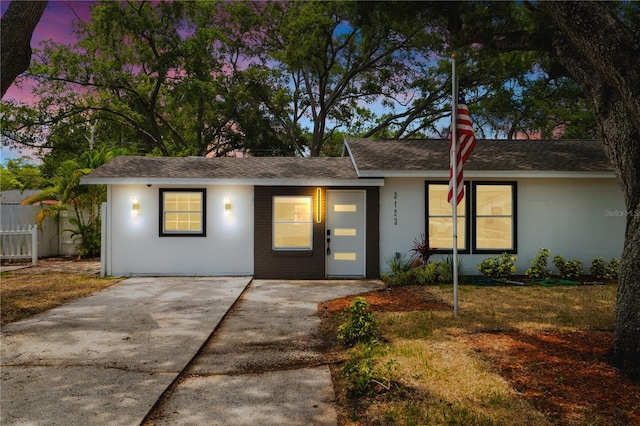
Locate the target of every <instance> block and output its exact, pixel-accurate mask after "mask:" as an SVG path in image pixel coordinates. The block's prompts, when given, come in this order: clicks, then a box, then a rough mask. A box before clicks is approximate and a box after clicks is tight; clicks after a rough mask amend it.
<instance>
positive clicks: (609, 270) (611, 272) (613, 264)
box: [604, 258, 620, 280]
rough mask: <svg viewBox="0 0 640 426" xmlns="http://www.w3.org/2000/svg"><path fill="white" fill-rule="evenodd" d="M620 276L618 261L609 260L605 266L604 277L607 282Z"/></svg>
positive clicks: (614, 259)
mask: <svg viewBox="0 0 640 426" xmlns="http://www.w3.org/2000/svg"><path fill="white" fill-rule="evenodd" d="M618 275H620V261H619V260H618V259H616V258H611V260H610V261H609V263H608V264H607V267H606V271H605V275H604V277H605V278H606V279H608V280H617V279H618Z"/></svg>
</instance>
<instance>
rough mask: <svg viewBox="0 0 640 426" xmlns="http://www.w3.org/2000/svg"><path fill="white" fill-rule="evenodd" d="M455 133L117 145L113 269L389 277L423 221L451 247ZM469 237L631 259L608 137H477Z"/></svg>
mask: <svg viewBox="0 0 640 426" xmlns="http://www.w3.org/2000/svg"><path fill="white" fill-rule="evenodd" d="M448 167H449V159H448V141H446V140H378V139H356V138H353V139H347V140H346V141H345V145H344V155H343V157H341V158H289V157H287V158H273V157H253V158H201V157H197V158H193V157H191V158H164V157H118V158H116V159H114V160H112V161H111V162H109V163H108V164H105V165H104V166H102V167H99V168H97V169H96V170H94V171H93V172H91V173H90V174H89V175H87V176H85V177H84V178H83V179H82V183H86V184H106V185H107V194H108V195H107V203H106V206H105V208H104V209H103V217H104V219H103V236H102V238H103V256H102V269H103V274H105V275H112V276H131V275H253V276H255V277H258V278H291V279H296V278H299V279H314V278H315V279H318V278H327V277H328V278H332V277H336V278H337V277H368V278H371V277H377V276H379V274H380V273H381V272H384V271H387V270H388V265H387V259H388V258H390V257H393V256H395V255H396V253H400V254H408V253H409V252H410V250H411V248H412V245H413V241H414V240H415V239H416V238H419V237H420V235H421V234H424V235H426V236H427V237H428V239H429V242H430V246H431V247H434V248H437V249H438V252H440V253H442V254H446V253H450V252H451V248H452V238H451V223H452V211H451V205H450V204H448V203H447V202H446V193H447V180H448V176H449V171H448ZM464 177H465V192H466V195H465V199H464V200H463V202H462V203H461V204H460V205H459V206H458V221H459V226H458V244H459V253H460V254H461V257H462V262H463V265H465V267H466V270H465V273H467V274H477V273H478V271H477V269H476V265H477V264H478V263H479V262H480V261H482V260H483V259H485V258H486V257H488V256H495V255H496V254H500V253H503V252H509V253H515V254H516V255H517V256H518V262H517V267H518V273H524V270H525V269H526V268H527V267H528V266H529V262H530V261H531V260H532V259H533V258H534V257H535V255H536V253H537V252H538V249H539V248H540V247H544V248H547V249H550V250H551V252H552V255H555V254H562V255H563V256H564V257H565V258H567V259H574V258H577V259H580V260H582V262H583V263H584V264H585V265H589V264H590V263H591V260H592V259H593V258H594V257H597V256H604V257H605V258H611V257H616V258H620V255H621V252H622V246H623V242H624V230H625V225H626V218H625V215H624V212H625V207H624V200H623V196H622V192H621V190H620V189H619V186H618V183H617V181H616V178H615V174H614V172H613V168H612V166H611V164H610V162H609V161H608V159H607V157H606V156H605V154H604V152H603V150H602V148H601V147H600V144H599V142H598V141H584V140H552V141H539V140H535V141H506V140H499V141H498V140H478V142H477V146H476V148H475V150H474V152H473V153H472V155H471V157H470V158H469V160H468V161H467V163H466V164H465V168H464Z"/></svg>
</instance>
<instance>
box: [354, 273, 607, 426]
mask: <svg viewBox="0 0 640 426" xmlns="http://www.w3.org/2000/svg"><path fill="white" fill-rule="evenodd" d="M616 289H617V286H615V285H607V286H580V287H552V288H549V287H541V286H531V287H476V286H460V288H459V315H458V317H457V318H454V317H453V313H452V312H448V311H414V312H386V313H376V315H375V319H376V321H377V322H378V326H379V329H380V331H381V333H382V335H383V339H384V340H385V342H386V345H387V347H388V349H387V351H386V352H385V354H384V359H382V360H381V362H385V361H386V360H390V359H393V360H395V362H396V365H397V371H396V374H395V378H396V386H395V387H394V388H393V389H392V390H391V391H390V392H389V393H387V394H385V395H379V396H378V397H376V398H372V399H369V400H367V401H364V402H363V401H360V404H361V405H362V404H364V405H366V409H363V408H362V407H361V408H360V410H359V412H360V415H359V416H354V415H353V414H352V419H351V420H347V421H345V422H344V423H345V424H362V423H364V424H385V425H549V424H553V422H552V421H550V420H549V419H547V418H545V416H544V415H543V414H542V413H540V412H539V411H537V410H536V409H535V408H534V407H533V406H532V405H531V404H529V403H528V402H527V401H526V400H524V399H523V398H521V397H520V395H518V392H517V391H516V390H514V389H513V387H512V385H511V384H510V383H508V382H507V380H506V379H504V378H503V377H501V376H500V374H499V371H495V370H494V368H493V367H492V364H491V363H490V361H489V360H487V359H485V358H484V357H483V356H482V354H481V353H478V352H477V351H476V350H474V348H472V347H471V346H470V345H469V344H468V343H466V340H465V338H464V337H465V336H467V335H472V334H474V333H479V332H480V333H481V332H501V331H523V332H539V331H559V332H567V331H575V330H613V328H614V325H615V300H616ZM425 291H430V292H432V293H434V294H435V295H437V296H438V297H439V298H441V299H442V300H443V301H445V302H448V303H451V304H452V303H453V291H452V288H451V286H440V287H428V288H425ZM558 380H562V378H559V379H558ZM350 421H352V422H353V423H350Z"/></svg>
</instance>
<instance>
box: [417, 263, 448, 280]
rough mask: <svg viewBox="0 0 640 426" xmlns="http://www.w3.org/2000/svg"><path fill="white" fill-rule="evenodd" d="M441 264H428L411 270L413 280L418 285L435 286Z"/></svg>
mask: <svg viewBox="0 0 640 426" xmlns="http://www.w3.org/2000/svg"><path fill="white" fill-rule="evenodd" d="M441 266H442V264H441V263H440V262H429V263H427V264H426V265H424V266H419V267H417V268H414V269H413V270H412V273H413V276H414V277H415V280H416V282H417V283H418V284H420V285H433V284H436V283H437V282H438V280H439V277H440V272H441Z"/></svg>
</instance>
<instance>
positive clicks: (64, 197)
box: [23, 149, 124, 257]
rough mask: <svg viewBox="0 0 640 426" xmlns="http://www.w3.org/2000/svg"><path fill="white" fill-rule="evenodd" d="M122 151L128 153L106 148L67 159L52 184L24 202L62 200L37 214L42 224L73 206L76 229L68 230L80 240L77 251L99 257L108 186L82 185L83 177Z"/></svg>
mask: <svg viewBox="0 0 640 426" xmlns="http://www.w3.org/2000/svg"><path fill="white" fill-rule="evenodd" d="M121 154H124V151H123V150H121V149H115V150H104V149H103V150H95V151H88V152H85V153H83V154H82V155H81V156H80V157H78V159H77V160H67V161H65V162H63V163H62V164H61V165H60V166H59V167H58V169H57V170H56V173H55V175H54V177H53V179H52V182H53V185H52V186H50V187H48V188H45V189H44V190H43V191H42V192H40V193H39V194H36V195H34V196H32V197H29V198H27V199H26V200H24V201H23V204H35V203H37V202H40V201H44V200H57V201H58V204H47V205H43V206H42V209H41V210H40V212H39V213H38V215H37V216H36V223H37V224H38V226H39V227H40V226H42V222H43V221H44V219H45V218H46V217H47V216H59V215H60V212H62V211H66V210H69V209H70V208H71V209H73V212H74V214H75V216H74V217H72V218H71V219H70V220H69V223H71V225H73V226H74V227H75V229H65V231H70V232H71V235H72V237H73V239H74V241H78V242H79V245H78V249H77V250H78V255H79V256H80V257H82V256H86V257H95V256H98V255H99V254H100V231H101V220H100V214H101V212H100V208H101V205H102V202H103V201H106V187H105V186H104V185H81V184H80V178H81V177H82V176H84V175H86V174H88V173H89V172H90V171H91V170H93V169H94V168H96V167H99V166H100V165H102V164H104V163H106V162H107V161H109V160H111V159H113V158H115V157H116V156H118V155H121Z"/></svg>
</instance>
